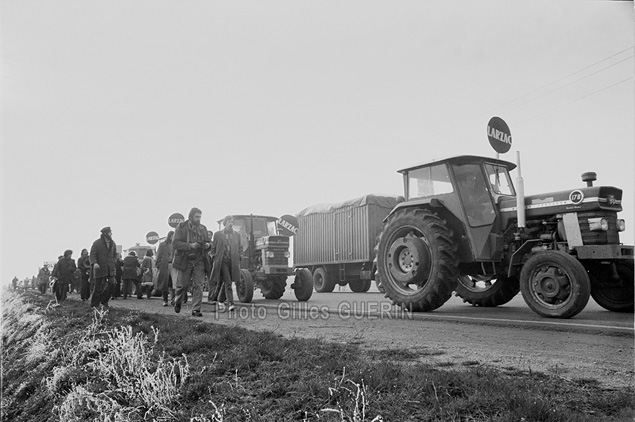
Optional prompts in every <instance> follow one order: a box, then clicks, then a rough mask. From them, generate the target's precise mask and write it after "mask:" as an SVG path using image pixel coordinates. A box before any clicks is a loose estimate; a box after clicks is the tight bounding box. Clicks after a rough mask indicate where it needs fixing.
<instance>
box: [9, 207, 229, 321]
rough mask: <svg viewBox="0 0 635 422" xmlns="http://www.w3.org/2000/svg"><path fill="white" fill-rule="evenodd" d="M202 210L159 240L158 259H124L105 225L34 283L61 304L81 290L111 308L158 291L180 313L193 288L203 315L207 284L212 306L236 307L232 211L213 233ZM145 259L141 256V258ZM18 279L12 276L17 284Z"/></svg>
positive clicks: (150, 255) (195, 311)
mask: <svg viewBox="0 0 635 422" xmlns="http://www.w3.org/2000/svg"><path fill="white" fill-rule="evenodd" d="M201 216H202V211H201V210H200V209H198V208H192V209H191V210H190V212H189V214H188V218H187V220H185V221H183V222H182V223H180V224H179V225H178V226H177V227H176V228H175V230H174V231H170V232H168V234H167V236H166V238H165V240H164V241H163V242H161V243H160V244H159V247H158V250H157V257H156V262H155V260H154V252H153V250H152V249H147V250H146V253H145V256H143V257H137V254H136V252H135V251H130V252H128V255H127V256H126V257H125V258H122V256H121V254H120V253H118V252H117V248H116V244H115V241H114V240H113V238H112V229H111V228H110V227H104V228H102V229H101V233H100V236H99V238H98V239H97V240H95V241H94V242H93V244H92V246H91V248H90V251H89V250H87V249H82V251H81V254H80V256H79V258H77V261H75V260H74V259H73V258H72V256H73V251H72V250H70V249H69V250H66V251H64V254H63V255H61V256H60V257H58V261H57V263H56V264H55V265H54V266H53V269H52V270H49V266H48V265H44V266H43V267H42V268H41V269H40V270H39V273H38V275H37V278H36V277H33V279H32V282H31V285H32V287H33V288H36V287H37V289H38V290H39V291H40V293H41V294H46V292H47V289H48V288H49V287H50V288H51V289H52V293H53V294H54V296H55V300H56V305H57V306H61V305H62V303H63V302H64V301H65V300H66V299H67V296H68V294H69V293H73V292H75V293H79V295H80V298H81V300H82V301H90V305H91V306H93V307H95V308H100V307H106V308H107V307H108V304H109V301H110V300H113V299H118V298H123V299H128V298H129V297H132V295H133V294H134V295H135V296H136V297H137V299H143V298H144V295H145V296H147V297H148V298H150V297H151V296H152V295H153V293H155V294H156V293H159V295H160V296H161V298H162V299H163V306H173V307H174V311H175V312H176V313H180V312H181V307H182V305H183V304H184V303H187V301H188V293H189V292H191V300H192V315H193V316H196V317H201V316H202V312H201V304H202V302H203V290H204V284H205V283H206V282H207V284H208V292H209V293H208V297H207V301H208V302H209V303H211V304H212V305H213V308H212V309H213V310H214V311H224V310H228V311H233V310H234V309H235V305H234V300H233V292H232V282H236V281H238V280H239V277H240V256H241V254H242V244H241V241H240V236H239V234H238V233H237V232H235V231H234V230H233V224H234V220H233V218H232V217H231V216H227V217H225V219H224V220H223V229H222V230H220V231H218V232H216V233H212V232H211V231H209V230H208V229H207V227H205V226H204V225H203V224H201ZM140 258H141V260H140ZM17 284H18V279H17V277H15V278H14V279H13V280H12V288H13V289H14V290H15V289H16V288H17Z"/></svg>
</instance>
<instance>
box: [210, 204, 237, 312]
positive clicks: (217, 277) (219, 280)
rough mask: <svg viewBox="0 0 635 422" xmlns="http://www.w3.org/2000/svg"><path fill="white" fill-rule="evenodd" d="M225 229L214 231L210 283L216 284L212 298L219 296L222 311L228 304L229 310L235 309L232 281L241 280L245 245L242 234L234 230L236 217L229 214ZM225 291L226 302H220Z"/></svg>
mask: <svg viewBox="0 0 635 422" xmlns="http://www.w3.org/2000/svg"><path fill="white" fill-rule="evenodd" d="M223 227H224V228H223V230H221V231H217V232H216V233H214V241H213V242H212V256H213V258H212V259H213V264H214V265H213V267H212V275H211V277H210V280H211V283H210V285H213V286H214V291H213V293H212V296H211V297H212V300H216V299H217V298H218V300H219V303H218V310H219V311H222V310H223V309H224V308H225V306H227V310H228V311H233V310H234V309H235V308H236V307H235V306H234V297H233V293H232V281H234V282H236V281H238V280H240V256H241V255H242V253H243V247H242V244H241V242H240V234H238V232H236V231H234V217H232V216H231V215H228V216H226V217H225V219H224V220H223ZM223 290H224V291H225V297H226V304H225V305H223V304H222V303H220V298H221V293H222V292H223Z"/></svg>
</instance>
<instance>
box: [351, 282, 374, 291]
mask: <svg viewBox="0 0 635 422" xmlns="http://www.w3.org/2000/svg"><path fill="white" fill-rule="evenodd" d="M370 284H371V280H351V281H349V282H348V287H350V288H351V291H352V292H355V293H365V292H367V291H368V290H370Z"/></svg>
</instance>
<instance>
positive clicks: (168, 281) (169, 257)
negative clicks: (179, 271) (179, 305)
mask: <svg viewBox="0 0 635 422" xmlns="http://www.w3.org/2000/svg"><path fill="white" fill-rule="evenodd" d="M173 240H174V231H172V230H170V231H169V232H168V235H167V237H166V239H165V240H164V241H163V242H161V244H160V245H159V249H158V251H157V269H158V271H159V276H158V279H157V290H159V291H160V292H161V294H162V296H163V306H168V295H170V296H171V298H170V299H171V300H172V302H174V289H173V287H172V274H171V273H172V261H173V260H174V248H173V247H172V241H173Z"/></svg>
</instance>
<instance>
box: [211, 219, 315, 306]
mask: <svg viewBox="0 0 635 422" xmlns="http://www.w3.org/2000/svg"><path fill="white" fill-rule="evenodd" d="M232 217H234V230H235V231H237V232H238V233H239V234H240V239H241V244H242V248H243V254H242V256H241V262H240V281H239V282H238V283H236V284H237V285H236V291H237V294H238V300H240V302H242V303H250V302H251V300H252V298H253V292H254V289H256V288H260V291H261V293H262V295H263V296H264V297H265V299H280V298H281V297H282V295H283V294H284V291H285V288H286V286H287V277H289V276H295V279H294V281H293V284H292V285H291V288H292V289H293V290H294V293H295V297H296V299H298V300H299V301H301V302H304V301H307V300H309V299H310V298H311V295H312V294H313V277H312V276H311V272H310V271H309V270H307V269H304V268H301V269H297V270H295V271H294V269H293V268H292V267H289V257H290V252H289V243H290V242H289V237H288V236H282V235H279V234H278V230H277V222H278V219H277V218H276V217H268V216H262V215H232ZM221 223H222V220H219V221H218V225H219V230H220V229H221Z"/></svg>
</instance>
